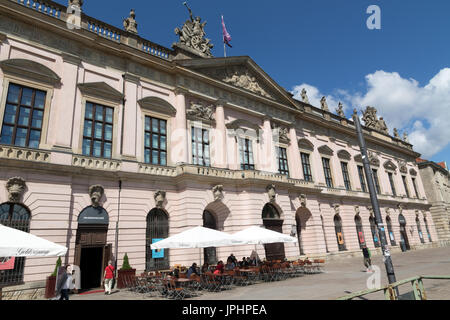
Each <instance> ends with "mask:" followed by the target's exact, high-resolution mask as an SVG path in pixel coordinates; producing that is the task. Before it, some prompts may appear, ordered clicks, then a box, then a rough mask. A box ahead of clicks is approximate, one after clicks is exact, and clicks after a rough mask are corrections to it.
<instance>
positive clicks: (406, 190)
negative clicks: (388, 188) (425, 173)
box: [402, 176, 410, 198]
mask: <svg viewBox="0 0 450 320" xmlns="http://www.w3.org/2000/svg"><path fill="white" fill-rule="evenodd" d="M402 180H403V186H404V187H405V192H406V196H407V197H408V198H409V197H410V196H409V189H408V183H407V182H406V176H402Z"/></svg>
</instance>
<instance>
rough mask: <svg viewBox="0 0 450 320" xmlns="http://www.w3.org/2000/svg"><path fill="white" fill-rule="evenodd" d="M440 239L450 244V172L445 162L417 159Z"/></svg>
mask: <svg viewBox="0 0 450 320" xmlns="http://www.w3.org/2000/svg"><path fill="white" fill-rule="evenodd" d="M417 164H418V166H419V172H420V176H421V177H422V181H423V185H424V187H425V193H426V195H427V199H428V201H429V202H430V203H431V205H432V207H431V210H430V212H431V215H432V217H433V221H434V224H435V227H436V231H437V233H438V236H439V240H441V241H443V242H446V243H447V244H450V173H449V171H448V167H447V164H446V163H445V162H440V163H436V162H433V161H428V160H423V159H420V158H419V159H417Z"/></svg>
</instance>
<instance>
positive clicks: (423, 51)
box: [57, 0, 450, 165]
mask: <svg viewBox="0 0 450 320" xmlns="http://www.w3.org/2000/svg"><path fill="white" fill-rule="evenodd" d="M57 2H60V3H62V4H67V1H65V0H60V1H57ZM188 4H189V6H190V7H191V9H192V11H193V13H194V15H195V16H200V17H202V19H203V20H206V21H207V22H208V24H207V25H206V33H207V37H208V38H210V39H211V40H212V41H211V42H212V43H213V44H214V45H215V48H214V49H213V54H214V56H216V57H222V56H223V44H222V33H221V32H222V30H221V21H220V16H221V15H222V14H223V15H224V18H225V22H226V25H227V29H228V31H229V33H230V34H231V36H232V42H231V43H232V45H233V48H231V49H230V48H229V49H227V54H228V56H231V55H233V56H241V55H248V56H250V57H251V58H252V59H253V60H255V62H256V63H258V64H259V65H260V66H261V67H262V68H263V69H264V70H265V71H266V72H267V73H268V74H269V75H270V76H271V77H272V78H273V79H274V80H275V81H277V82H278V83H279V84H280V85H281V86H283V87H284V88H286V89H287V90H289V91H293V92H294V91H295V90H294V89H295V88H296V87H299V86H302V87H305V86H306V87H307V88H308V92H309V93H310V94H311V95H317V97H319V96H323V95H325V96H327V98H328V99H329V103H328V104H329V106H330V109H331V110H332V111H334V109H335V108H336V106H337V102H338V101H343V102H344V105H345V106H346V113H347V114H348V115H349V116H350V115H351V110H353V107H358V108H359V109H361V108H363V107H365V106H367V105H369V104H373V106H374V107H376V108H377V109H378V110H379V114H380V115H381V116H383V115H384V116H385V120H386V122H387V123H388V126H389V128H390V130H391V132H392V129H393V127H394V126H395V127H397V128H398V129H400V132H403V130H406V131H407V132H408V133H409V137H410V140H411V142H412V143H414V144H415V145H416V147H415V149H416V150H417V151H419V152H421V153H424V156H425V157H427V158H429V159H431V160H434V161H438V162H440V161H447V163H448V164H449V165H450V146H449V142H450V130H449V129H448V128H447V127H450V126H448V125H447V124H446V122H448V121H449V120H450V116H449V115H448V113H449V111H450V109H449V108H450V69H446V68H449V67H450V66H449V63H448V56H449V49H450V41H449V40H448V35H449V31H450V19H448V12H450V1H448V0H433V1H423V0H421V1H419V0H371V1H366V0H308V1H305V0H278V1H266V0H258V1H256V0H247V1H243V0H239V1H238V0H227V1H216V0H209V1H206V0H188ZM370 5H378V6H379V7H380V9H381V30H369V29H368V28H367V26H366V20H367V19H368V18H369V16H370V15H369V14H367V13H366V10H367V8H368V7H369V6H370ZM131 8H134V9H135V10H136V20H137V22H138V24H139V25H138V31H139V34H140V36H142V37H144V38H146V39H149V40H151V41H153V42H156V43H159V44H161V45H163V46H166V47H171V45H172V43H174V42H176V41H177V36H176V35H175V34H174V29H175V27H181V26H182V25H183V23H184V21H185V20H186V19H187V18H188V12H187V9H186V7H184V6H183V1H181V0H166V1H158V2H156V1H142V0H128V1H119V0H109V1H99V0H96V1H93V0H85V1H84V5H83V11H84V12H85V13H86V14H87V15H89V16H93V17H95V18H97V19H99V20H102V21H105V22H108V23H109V24H112V25H114V26H117V27H120V28H122V20H123V19H124V18H126V17H128V14H129V11H130V9H131ZM446 89H448V90H446ZM316 91H317V92H316ZM315 98H316V97H310V100H312V101H315ZM333 103H336V105H333ZM365 103H367V104H365ZM317 106H319V105H317ZM428 108H430V110H431V111H430V110H428ZM439 115H440V116H439ZM436 118H440V119H439V120H435V119H436Z"/></svg>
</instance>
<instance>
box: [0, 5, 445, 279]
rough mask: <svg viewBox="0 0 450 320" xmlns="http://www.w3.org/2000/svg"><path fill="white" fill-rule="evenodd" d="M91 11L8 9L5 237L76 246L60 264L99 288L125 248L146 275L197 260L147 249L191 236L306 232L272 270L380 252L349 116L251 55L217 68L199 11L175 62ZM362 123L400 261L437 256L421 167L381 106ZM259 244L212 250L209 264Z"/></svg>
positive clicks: (0, 149)
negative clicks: (197, 232) (314, 101)
mask: <svg viewBox="0 0 450 320" xmlns="http://www.w3.org/2000/svg"><path fill="white" fill-rule="evenodd" d="M82 5H83V1H81V0H71V1H69V4H68V7H65V6H62V5H60V4H57V3H55V2H52V1H46V0H44V1H27V0H25V1H16V0H15V1H11V0H0V90H1V91H0V223H1V224H4V225H6V226H10V227H13V228H17V229H20V230H23V231H26V232H29V233H32V234H34V235H37V236H40V237H43V238H45V239H47V240H50V241H52V242H55V243H58V244H61V245H64V246H66V247H67V248H68V253H67V255H66V256H65V257H63V261H62V262H63V265H65V264H74V265H77V266H79V267H80V268H81V277H82V279H81V282H82V285H83V286H87V287H91V288H92V287H96V286H100V282H101V277H102V269H103V268H104V266H105V263H107V261H108V260H109V259H113V260H115V259H116V257H117V259H118V266H119V267H120V266H121V265H122V261H123V257H124V255H125V253H126V254H127V255H128V258H129V262H130V265H131V266H132V268H134V269H136V270H137V273H141V272H143V271H153V270H166V269H168V268H170V267H171V266H174V265H175V264H181V265H187V266H189V265H190V264H192V262H194V261H196V262H197V263H198V262H199V250H198V249H171V250H164V251H159V252H156V251H152V250H151V247H150V246H151V244H152V243H153V242H155V241H158V240H161V239H164V238H167V237H169V236H171V235H175V234H177V233H180V232H182V231H184V230H187V229H190V228H193V227H196V226H205V227H208V228H213V229H216V230H220V231H224V232H227V233H230V234H233V233H235V232H238V231H240V230H243V229H245V228H247V227H250V226H265V227H266V228H268V229H272V230H275V231H279V232H283V233H285V234H289V235H292V236H295V237H298V239H299V243H298V244H285V245H282V244H273V245H267V246H258V247H257V248H256V249H257V252H258V254H259V256H260V258H261V259H264V258H265V259H267V260H273V259H275V260H278V259H283V258H287V259H297V258H299V257H301V256H303V257H304V256H308V257H325V258H326V259H334V258H336V257H339V256H352V255H361V249H360V248H361V247H362V246H363V245H364V244H366V245H367V246H368V247H369V248H371V249H372V250H373V251H374V252H376V251H379V252H380V249H379V248H380V240H379V236H378V234H377V232H378V231H377V229H376V225H375V217H374V212H373V210H372V208H371V202H370V197H369V193H368V185H367V181H366V178H365V176H364V171H363V167H362V166H363V165H362V157H361V151H360V148H359V145H358V140H357V134H356V130H355V126H354V123H353V121H351V120H349V119H348V118H346V117H345V115H344V113H343V108H342V105H339V106H328V105H327V101H326V99H322V102H321V106H312V105H311V104H310V103H309V101H308V96H307V92H306V91H303V95H302V99H301V101H300V100H296V99H294V98H293V95H292V94H291V93H289V92H287V91H286V90H285V89H283V88H282V87H281V86H279V85H278V84H277V83H276V82H275V81H274V80H273V79H272V78H271V77H270V76H269V75H268V74H266V73H265V72H264V70H262V69H261V68H260V67H259V66H258V65H257V64H256V63H255V62H254V61H253V60H252V59H251V58H250V57H248V56H238V57H228V58H215V57H213V56H212V54H211V48H212V46H213V45H212V44H211V43H210V40H209V39H207V38H206V34H205V23H204V21H203V20H202V19H201V18H199V17H196V16H195V15H192V12H191V13H190V16H188V15H187V16H186V18H187V20H186V21H185V22H183V21H180V22H174V27H176V26H177V23H179V24H178V28H176V29H175V33H176V35H177V42H176V43H175V44H174V45H173V46H172V48H171V49H169V48H165V47H163V46H161V45H158V44H155V43H153V42H151V41H149V40H146V39H144V38H142V37H141V36H140V35H139V33H138V28H137V23H136V20H135V13H134V11H131V13H130V16H129V17H128V18H127V19H125V20H124V28H123V29H120V28H116V27H113V26H111V25H109V24H107V23H105V22H102V21H99V20H96V19H95V18H91V17H89V16H87V15H86V14H85V13H83V11H82ZM194 11H195V10H194ZM169 31H171V30H169ZM336 109H337V110H336ZM335 110H336V111H335ZM363 120H364V124H365V125H364V126H363V130H364V134H365V138H366V142H367V144H368V149H369V158H370V163H371V167H372V170H373V173H374V180H375V185H376V189H377V193H378V198H379V202H380V207H381V213H382V216H383V221H384V223H385V225H386V236H387V240H388V244H389V246H390V247H391V251H396V250H397V251H399V250H401V249H405V250H412V249H418V248H427V247H432V246H438V245H439V238H438V235H437V233H436V230H435V226H434V222H433V217H432V216H431V214H430V207H431V205H430V204H429V202H428V201H427V199H426V193H425V190H424V184H423V182H422V179H421V176H420V174H419V169H418V166H417V164H416V162H415V160H416V159H417V158H418V157H419V156H420V154H418V153H417V152H415V151H414V149H413V146H412V145H411V144H410V143H409V142H408V137H407V135H406V134H404V135H403V134H402V136H400V135H399V133H398V131H397V130H394V132H393V134H392V135H391V134H390V133H389V130H388V128H387V127H386V124H385V123H384V120H383V118H380V117H379V115H377V110H376V109H375V108H374V107H367V108H366V107H365V108H364V112H363ZM377 248H378V250H377ZM254 249H255V247H254V246H236V247H225V248H207V249H205V250H204V251H203V256H202V261H204V260H206V261H209V262H211V263H215V262H217V261H218V260H226V258H227V257H228V256H229V255H230V253H234V255H235V256H236V257H238V259H239V260H240V258H241V257H243V256H246V257H247V256H250V254H251V253H252V250H254ZM55 262H56V258H26V259H24V258H19V259H16V261H15V266H14V269H13V270H6V271H5V270H3V271H0V272H1V277H0V281H1V284H0V286H1V285H8V286H11V285H13V286H19V288H27V287H31V286H42V287H43V286H45V279H46V277H47V276H49V275H50V274H51V273H52V272H53V270H54V269H55ZM83 275H84V276H83ZM87 275H89V276H87Z"/></svg>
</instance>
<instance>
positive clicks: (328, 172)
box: [322, 158, 333, 188]
mask: <svg viewBox="0 0 450 320" xmlns="http://www.w3.org/2000/svg"><path fill="white" fill-rule="evenodd" d="M322 164H323V171H324V173H325V182H326V184H327V187H328V188H333V178H332V176H331V167H330V159H327V158H322Z"/></svg>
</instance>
